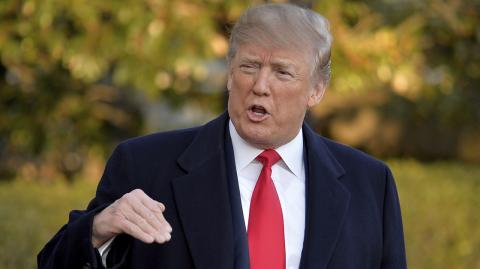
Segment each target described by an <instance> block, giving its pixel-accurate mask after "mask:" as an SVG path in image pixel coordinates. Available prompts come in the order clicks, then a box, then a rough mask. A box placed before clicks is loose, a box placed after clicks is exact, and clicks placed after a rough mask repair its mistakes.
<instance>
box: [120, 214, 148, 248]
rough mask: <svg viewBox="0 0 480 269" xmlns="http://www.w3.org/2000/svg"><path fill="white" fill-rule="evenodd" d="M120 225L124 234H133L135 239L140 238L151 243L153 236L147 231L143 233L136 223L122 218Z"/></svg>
mask: <svg viewBox="0 0 480 269" xmlns="http://www.w3.org/2000/svg"><path fill="white" fill-rule="evenodd" d="M121 225H122V226H123V227H122V228H123V229H122V230H123V231H124V232H125V233H126V234H129V235H131V236H133V237H134V238H136V239H138V240H140V241H142V242H144V243H148V244H150V243H153V242H154V241H155V238H154V237H153V236H151V235H150V234H148V233H145V232H144V231H143V230H142V229H140V227H138V225H136V224H135V223H133V222H131V221H130V220H129V219H126V218H124V219H123V220H122V221H121Z"/></svg>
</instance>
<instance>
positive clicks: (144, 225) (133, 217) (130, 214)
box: [119, 201, 159, 237]
mask: <svg viewBox="0 0 480 269" xmlns="http://www.w3.org/2000/svg"><path fill="white" fill-rule="evenodd" d="M130 202H131V201H130ZM119 210H120V211H121V212H122V215H123V216H124V218H125V219H127V220H128V221H129V222H130V223H132V224H134V225H136V226H137V227H138V228H139V229H141V230H142V231H143V232H144V233H147V234H149V235H150V236H152V237H155V234H156V233H157V229H156V228H155V227H154V226H152V225H151V224H150V223H149V222H148V220H146V219H145V218H144V217H142V216H141V215H139V214H138V213H137V211H136V210H134V208H133V206H132V204H131V203H129V202H126V205H124V206H123V207H121V208H119ZM157 225H159V224H157Z"/></svg>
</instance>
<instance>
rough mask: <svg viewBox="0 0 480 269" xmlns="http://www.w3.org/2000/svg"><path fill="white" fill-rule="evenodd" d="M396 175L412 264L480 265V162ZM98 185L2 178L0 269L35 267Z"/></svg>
mask: <svg viewBox="0 0 480 269" xmlns="http://www.w3.org/2000/svg"><path fill="white" fill-rule="evenodd" d="M389 164H390V166H391V168H392V170H393V173H394V175H395V177H396V181H397V185H398V191H399V195H400V201H401V204H402V209H403V219H404V226H405V235H406V243H407V252H408V262H409V268H413V269H416V268H426V269H427V268H442V269H443V268H447V269H456V268H462V269H463V268H480V213H479V212H480V167H478V166H473V165H465V164H459V163H449V162H441V163H431V164H422V163H419V162H416V161H409V160H393V161H390V162H389ZM94 191H95V184H93V183H87V182H78V183H75V184H73V185H67V184H61V183H57V184H36V183H30V182H23V181H15V182H8V183H0V268H3V269H10V268H12V269H13V268H15V269H18V268H36V255H37V253H38V251H39V250H40V249H41V248H42V246H43V245H44V244H45V243H46V242H47V241H48V239H49V238H51V237H52V236H53V235H54V233H55V232H56V231H57V230H58V229H59V228H60V227H61V225H62V224H63V223H65V222H66V221H67V218H68V212H69V211H70V210H71V209H73V208H76V209H79V208H84V207H85V206H86V205H87V203H88V201H89V199H90V198H91V197H92V196H93V194H94Z"/></svg>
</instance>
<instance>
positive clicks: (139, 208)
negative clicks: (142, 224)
mask: <svg viewBox="0 0 480 269" xmlns="http://www.w3.org/2000/svg"><path fill="white" fill-rule="evenodd" d="M142 199H145V198H142V197H137V196H132V197H131V199H130V200H129V201H128V203H129V204H130V205H131V207H132V209H133V210H134V211H135V213H136V214H137V215H139V216H140V217H141V218H142V219H144V220H145V221H146V222H148V223H149V224H150V225H151V226H152V227H153V228H154V229H155V230H159V229H161V228H162V223H161V222H160V220H159V219H158V217H157V215H159V214H160V215H161V214H162V213H161V212H159V211H158V210H157V212H155V211H152V210H151V209H150V208H149V207H148V205H145V203H143V202H142Z"/></svg>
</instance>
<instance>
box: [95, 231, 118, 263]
mask: <svg viewBox="0 0 480 269" xmlns="http://www.w3.org/2000/svg"><path fill="white" fill-rule="evenodd" d="M115 237H116V236H114V237H112V238H111V239H110V240H108V241H107V242H105V243H103V245H101V246H100V247H99V248H98V249H97V250H98V253H100V257H102V264H103V267H105V268H106V267H107V255H108V252H110V249H111V248H112V242H113V240H114V239H115Z"/></svg>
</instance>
